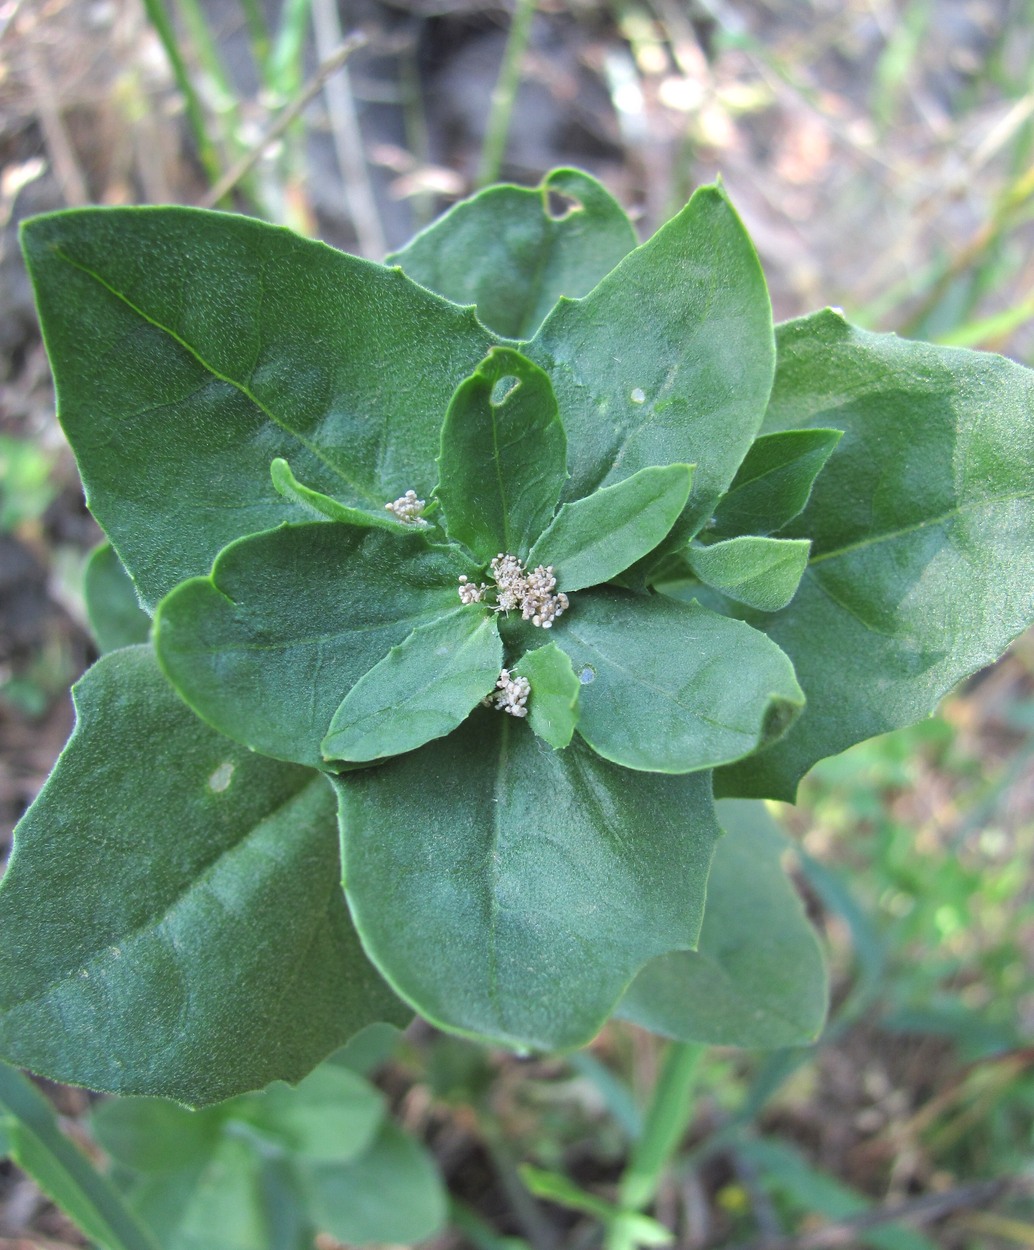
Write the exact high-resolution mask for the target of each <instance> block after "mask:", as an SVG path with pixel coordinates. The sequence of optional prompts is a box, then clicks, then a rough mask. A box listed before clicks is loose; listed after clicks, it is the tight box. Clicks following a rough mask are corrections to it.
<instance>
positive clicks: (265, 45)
mask: <svg viewBox="0 0 1034 1250" xmlns="http://www.w3.org/2000/svg"><path fill="white" fill-rule="evenodd" d="M241 8H242V9H243V10H244V21H245V24H246V25H247V27H248V38H249V39H250V40H251V54H252V56H253V57H254V58H255V64H256V65H257V66H258V68H259V74H260V76H261V78H262V81H263V82H265V81H266V75H267V74H268V73H269V53H270V48H271V44H270V42H269V31H268V29H267V28H266V18H265V15H264V14H263V12H262V6H261V5H260V4H259V0H241Z"/></svg>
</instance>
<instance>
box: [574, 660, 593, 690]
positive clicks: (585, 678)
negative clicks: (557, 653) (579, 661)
mask: <svg viewBox="0 0 1034 1250" xmlns="http://www.w3.org/2000/svg"><path fill="white" fill-rule="evenodd" d="M578 680H579V681H580V682H581V683H582V685H583V686H588V685H591V684H592V683H593V682H594V681H595V680H596V670H595V669H594V668H593V666H592V665H591V664H586V665H585V667H584V668H583V669H582V671H581V672H580V673H579V674H578Z"/></svg>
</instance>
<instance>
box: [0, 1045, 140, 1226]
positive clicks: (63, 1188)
mask: <svg viewBox="0 0 1034 1250" xmlns="http://www.w3.org/2000/svg"><path fill="white" fill-rule="evenodd" d="M4 1122H5V1123H4ZM0 1123H4V1128H5V1136H6V1137H7V1144H8V1147H9V1149H10V1153H11V1158H12V1159H13V1160H14V1162H15V1163H16V1164H17V1165H18V1166H19V1167H20V1168H21V1169H22V1170H23V1171H25V1172H27V1173H28V1174H29V1175H30V1176H31V1177H32V1178H33V1179H34V1180H35V1182H36V1184H37V1185H39V1187H40V1189H41V1190H42V1191H43V1192H44V1193H45V1194H46V1195H47V1196H48V1197H49V1198H51V1199H52V1200H53V1201H54V1202H56V1203H57V1205H58V1206H59V1207H60V1208H61V1210H62V1211H64V1213H65V1214H66V1215H67V1216H68V1217H69V1218H70V1219H71V1220H73V1221H74V1222H75V1223H76V1224H77V1225H78V1226H79V1228H81V1229H82V1231H83V1232H84V1233H85V1234H86V1235H87V1237H89V1238H90V1239H91V1240H93V1241H96V1242H97V1243H98V1244H99V1245H101V1246H103V1247H104V1250H158V1247H157V1243H156V1242H155V1241H154V1239H153V1238H152V1237H151V1235H150V1233H148V1232H147V1231H146V1230H145V1229H144V1228H143V1226H142V1225H141V1224H139V1223H138V1222H137V1219H136V1217H135V1216H134V1215H133V1214H132V1213H131V1212H130V1210H129V1208H128V1207H127V1206H126V1205H125V1203H124V1202H123V1200H122V1197H121V1195H120V1194H119V1193H118V1191H117V1190H116V1189H115V1188H114V1187H113V1186H112V1184H111V1182H110V1181H109V1180H108V1179H107V1178H106V1177H104V1176H102V1175H101V1174H100V1172H98V1171H97V1170H96V1169H95V1168H94V1167H93V1165H92V1164H91V1163H90V1161H89V1160H88V1159H87V1158H86V1156H85V1155H84V1154H83V1153H82V1152H81V1151H80V1150H78V1149H77V1148H76V1147H75V1146H73V1145H72V1143H71V1142H70V1141H69V1140H68V1138H67V1137H65V1136H64V1135H63V1134H62V1133H61V1132H60V1131H59V1129H58V1127H57V1119H56V1117H55V1115H54V1112H53V1111H52V1110H51V1109H50V1105H49V1103H48V1102H47V1100H46V1099H45V1098H44V1097H43V1096H42V1094H39V1093H37V1091H36V1089H35V1087H34V1086H33V1085H32V1083H31V1082H30V1081H28V1080H26V1078H25V1077H24V1076H22V1075H21V1073H19V1072H16V1071H15V1070H14V1068H9V1067H8V1066H7V1065H6V1064H2V1063H0Z"/></svg>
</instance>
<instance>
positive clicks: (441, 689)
mask: <svg viewBox="0 0 1034 1250" xmlns="http://www.w3.org/2000/svg"><path fill="white" fill-rule="evenodd" d="M502 664H503V644H502V641H501V639H500V637H499V630H498V629H497V628H496V623H495V618H494V617H492V616H488V615H486V614H485V609H484V608H483V607H480V606H478V605H477V604H471V605H470V606H466V607H463V606H461V607H458V608H455V609H454V610H453V611H452V612H449V613H447V614H446V615H444V616H440V617H438V618H437V619H436V620H433V621H429V622H428V623H427V624H426V625H420V626H418V627H417V628H416V629H415V630H413V632H412V633H411V634H410V635H409V637H408V638H406V639H405V641H404V642H401V643H399V645H398V646H396V647H392V649H391V650H390V651H389V652H388V654H387V655H386V656H385V657H384V659H383V660H381V661H380V663H379V664H376V665H374V667H373V668H371V669H370V671H369V672H368V673H367V674H366V675H365V677H361V678H360V679H359V681H357V682H356V684H355V685H354V686H353V687H352V689H351V690H350V691H349V692H348V694H347V695H345V698H344V702H343V703H342V704H341V706H340V707H339V708H338V710H337V711H336V712H335V713H334V719H333V720H332V721H331V723H330V732H329V733H328V734H327V736H326V737H325V738H324V739H323V745H322V747H321V750H322V752H323V756H324V758H325V759H328V760H347V761H351V762H359V763H362V762H364V761H368V760H376V759H380V758H381V757H382V756H387V755H399V754H401V753H402V752H403V751H412V750H413V749H414V748H415V747H420V746H423V745H424V743H425V742H430V741H431V739H432V738H440V737H441V736H442V735H443V734H447V733H450V732H451V731H452V730H453V729H455V728H456V726H457V725H459V724H460V723H461V722H462V721H463V720H465V719H466V717H467V716H468V715H469V714H470V712H471V709H472V708H474V707H475V706H476V705H477V704H478V703H479V702H480V701H481V700H482V699H483V698H484V697H485V696H486V695H487V694H489V693H490V691H491V690H492V689H493V688H494V687H495V682H496V678H497V677H498V676H499V670H500V669H501V668H502Z"/></svg>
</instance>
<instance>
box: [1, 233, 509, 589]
mask: <svg viewBox="0 0 1034 1250" xmlns="http://www.w3.org/2000/svg"><path fill="white" fill-rule="evenodd" d="M22 238H23V244H24V248H25V255H26V260H27V263H28V266H29V271H30V273H31V275H32V280H33V283H34V286H35V289H36V297H37V301H38V305H39V310H40V317H41V320H42V325H43V333H44V338H45V340H46V344H47V350H48V352H49V355H50V360H51V364H52V367H53V370H54V376H55V380H56V383H57V391H58V410H59V414H60V417H61V422H62V425H63V426H64V429H65V432H66V433H67V435H68V438H69V441H70V442H71V444H72V447H73V448H74V450H75V453H76V457H77V459H78V462H79V468H80V470H81V472H82V475H83V481H84V483H85V485H86V492H87V497H88V500H89V503H90V507H91V509H92V510H93V512H94V515H95V516H96V517H97V519H98V520H99V521H100V523H101V525H103V527H104V529H105V530H106V531H107V533H108V535H109V536H110V537H111V539H112V541H113V542H114V544H115V547H116V549H117V550H118V553H119V555H120V557H121V558H122V561H123V563H124V564H125V565H126V567H127V568H128V569H129V571H130V574H131V575H132V577H133V580H134V581H135V583H136V585H137V588H138V589H139V591H140V593H141V595H142V597H143V599H144V602H145V604H147V605H148V606H153V605H154V604H155V603H157V601H158V600H159V599H160V598H161V596H162V595H163V594H165V593H166V592H167V591H168V590H170V589H171V588H172V587H173V586H175V585H176V584H177V583H178V582H181V581H183V580H184V579H185V578H187V577H191V576H195V575H203V574H204V573H206V572H207V571H208V569H209V567H210V566H211V563H212V560H213V559H214V558H215V556H216V554H217V552H219V551H220V550H221V549H222V548H223V547H225V546H226V544H227V543H229V542H231V541H232V540H233V539H235V538H239V537H241V536H242V535H244V534H253V533H256V532H258V531H260V530H265V529H269V528H270V527H271V526H273V525H276V524H278V523H279V522H280V521H282V520H284V519H285V516H286V517H288V518H291V517H294V518H298V517H301V516H302V515H303V514H302V513H301V511H298V512H297V513H292V512H291V511H290V510H289V509H288V505H286V504H285V503H284V501H283V500H282V499H281V498H280V497H279V496H278V495H277V494H276V492H275V491H274V490H273V489H272V487H271V485H270V482H269V465H270V462H271V461H272V460H273V459H275V458H276V457H278V456H279V457H284V458H286V459H288V460H289V461H290V462H291V465H292V466H293V468H294V470H295V472H296V473H297V474H298V475H299V477H300V478H301V479H302V480H303V481H305V482H308V483H310V484H311V486H312V487H313V488H314V489H315V490H318V491H321V492H325V493H326V494H328V495H331V496H332V497H334V498H336V499H340V500H341V501H342V502H344V503H347V504H349V505H351V506H354V507H359V508H363V509H368V510H371V511H374V512H375V511H377V510H378V509H381V508H383V507H384V504H385V503H386V502H388V501H389V500H392V499H395V498H397V497H398V496H399V495H401V494H402V493H403V492H404V491H406V490H407V489H410V488H413V489H415V490H416V491H417V493H418V494H420V495H422V494H423V492H424V491H425V490H429V489H430V488H431V486H432V485H433V484H434V458H435V456H436V455H437V452H438V433H439V430H440V428H441V423H442V417H443V415H444V413H445V410H446V407H447V406H448V402H449V397H450V396H451V395H452V393H453V391H454V390H455V389H456V386H457V385H458V383H459V382H460V381H461V379H462V378H464V377H466V376H467V375H468V374H469V373H470V372H471V371H472V370H473V369H474V368H475V367H476V365H477V362H478V361H479V360H481V359H482V358H483V357H484V355H485V352H486V351H487V350H488V348H489V347H490V346H491V345H492V343H493V341H494V340H493V337H492V336H491V335H490V334H489V333H488V332H487V331H485V330H484V329H483V327H481V326H480V325H479V324H478V323H477V321H476V319H475V317H474V314H473V311H472V310H469V309H460V308H457V307H456V306H455V305H452V304H449V303H446V302H445V301H444V300H441V299H439V298H438V297H436V296H434V295H431V294H430V292H428V291H425V290H423V289H422V288H421V287H419V286H417V285H416V284H415V283H413V282H411V281H410V280H409V279H408V278H406V277H405V275H404V274H403V273H402V272H401V271H399V270H397V269H395V270H392V269H386V268H384V267H383V266H381V265H375V264H372V263H370V262H369V261H364V260H359V259H357V258H356V257H354V256H346V255H345V254H343V253H341V252H335V251H333V250H332V249H331V248H328V247H325V246H324V245H323V244H321V243H316V242H312V241H310V240H307V239H302V238H299V237H298V236H296V235H294V234H291V233H290V232H289V231H287V230H283V229H280V228H278V227H275V226H268V225H264V224H262V223H261V222H258V221H253V220H251V219H249V218H245V217H236V216H232V215H229V214H225V213H209V212H203V211H201V210H198V209H192V208H124V209H110V208H106V209H79V210H75V211H73V212H63V213H54V214H51V215H49V216H45V217H37V218H35V219H34V220H33V221H31V222H29V223H27V224H26V225H25V227H24V228H23V234H22Z"/></svg>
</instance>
